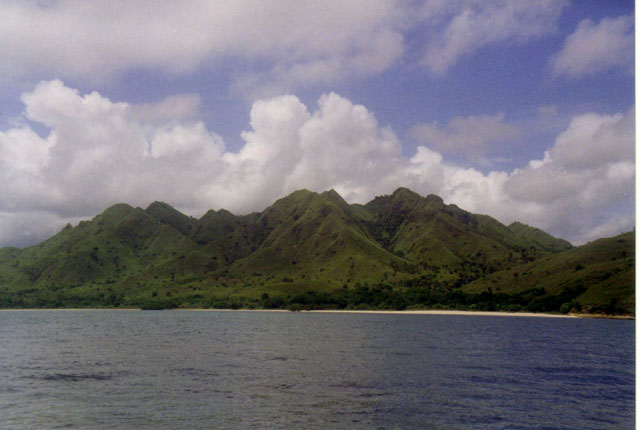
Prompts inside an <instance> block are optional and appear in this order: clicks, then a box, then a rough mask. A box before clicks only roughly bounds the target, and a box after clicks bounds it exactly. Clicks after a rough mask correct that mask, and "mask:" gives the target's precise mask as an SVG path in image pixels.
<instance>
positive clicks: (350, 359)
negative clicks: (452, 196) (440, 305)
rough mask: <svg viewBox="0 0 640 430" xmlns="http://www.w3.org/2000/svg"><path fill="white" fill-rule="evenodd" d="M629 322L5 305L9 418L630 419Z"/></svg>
mask: <svg viewBox="0 0 640 430" xmlns="http://www.w3.org/2000/svg"><path fill="white" fill-rule="evenodd" d="M634 327H635V326H634V322H633V321H619V320H595V319H556V318H527V317H494V316H491V317H489V316H457V315H402V314H324V313H293V312H285V313H275V312H273V313H271V312H269V313H267V312H244V311H234V312H194V311H0V381H2V383H1V384H0V428H2V429H39V428H42V429H56V428H73V429H82V428H86V429H138V428H153V429H200V428H207V429H209V428H214V429H227V428H228V429H246V428H260V429H263V428H266V429H271V428H273V429H309V428H317V429H353V428H356V429H357V428H366V429H396V428H397V429H572V430H573V429H583V430H584V429H598V430H600V429H632V428H634V422H635V418H634V415H635V381H634V379H635V355H634V351H635V345H634V337H635V331H634V330H635V329H634Z"/></svg>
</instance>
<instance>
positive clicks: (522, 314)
mask: <svg viewBox="0 0 640 430" xmlns="http://www.w3.org/2000/svg"><path fill="white" fill-rule="evenodd" d="M7 311H8V312H20V311H72V312H73V311H140V309H139V308H46V309H45V308H29V309H0V312H7ZM164 311H189V312H294V311H291V310H288V309H212V308H175V309H165V310H164ZM295 312H300V313H327V314H343V313H350V314H391V315H393V314H395V315H464V316H490V317H535V318H607V319H628V320H635V317H634V316H632V315H599V314H567V315H562V314H545V313H533V312H498V311H495V312H493V311H461V310H437V309H434V310H409V311H407V310H404V311H394V310H355V309H320V310H301V311H295Z"/></svg>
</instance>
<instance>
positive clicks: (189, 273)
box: [0, 188, 635, 313]
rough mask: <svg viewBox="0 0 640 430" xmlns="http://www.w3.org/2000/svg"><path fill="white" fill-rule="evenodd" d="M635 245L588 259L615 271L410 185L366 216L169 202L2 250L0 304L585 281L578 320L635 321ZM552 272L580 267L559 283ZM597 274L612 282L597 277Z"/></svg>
mask: <svg viewBox="0 0 640 430" xmlns="http://www.w3.org/2000/svg"><path fill="white" fill-rule="evenodd" d="M625 237H626V236H625ZM616 240H617V239H616ZM629 240H631V239H625V240H624V241H623V242H616V241H615V240H614V241H613V242H611V241H604V242H603V244H602V245H601V248H602V249H601V250H600V251H599V252H600V253H599V254H598V253H597V252H595V251H594V252H593V255H596V254H597V255H600V256H603V255H606V254H607V253H608V252H609V251H607V249H609V248H611V249H614V248H615V250H612V251H611V252H617V254H615V255H622V248H624V251H625V252H626V254H625V255H626V257H624V264H622V263H620V264H617V263H616V264H617V265H615V266H611V267H609V266H607V265H606V264H605V262H604V261H600V260H598V259H597V258H595V257H594V258H591V257H585V258H583V259H580V258H579V257H574V256H580V255H583V254H584V255H586V254H588V253H589V252H588V251H584V249H583V248H584V247H579V248H573V247H572V245H571V244H570V243H569V242H567V241H565V240H562V239H558V238H554V237H552V236H550V235H549V234H547V233H545V232H543V231H541V230H539V229H536V228H534V227H529V226H526V225H524V224H521V223H513V224H511V225H509V226H505V225H503V224H501V223H500V222H498V221H497V220H495V219H493V218H491V217H489V216H486V215H478V214H472V213H470V212H467V211H465V210H463V209H461V208H458V207H457V206H455V205H447V204H445V203H444V202H443V200H442V199H441V198H440V197H438V196H434V195H429V196H427V197H422V196H420V195H419V194H417V193H414V192H412V191H411V190H408V189H406V188H400V189H398V190H396V191H395V192H394V193H393V194H392V195H386V196H380V197H376V198H375V199H374V200H372V201H371V202H369V203H367V204H365V205H357V204H354V205H350V204H348V203H347V202H345V201H344V200H343V199H342V197H341V196H340V195H339V194H338V193H336V192H335V191H334V190H330V191H327V192H324V193H315V192H311V191H307V190H299V191H296V192H294V193H292V194H290V195H289V196H286V197H284V198H282V199H280V200H278V201H276V202H275V203H274V204H273V205H271V206H270V207H268V208H266V209H265V210H264V211H262V212H260V213H253V214H249V215H244V216H237V215H233V214H231V213H230V212H228V211H226V210H224V209H221V210H218V211H214V210H210V211H208V212H207V213H206V214H205V215H204V216H202V217H201V218H200V219H195V218H192V217H189V216H187V215H184V214H182V213H180V212H179V211H178V210H176V209H174V208H173V207H171V206H170V205H168V204H166V203H163V202H154V203H152V204H151V205H149V207H147V208H146V209H141V208H133V207H131V206H129V205H126V204H118V205H115V206H112V207H110V208H108V209H107V210H105V211H104V212H103V213H102V214H100V215H98V216H96V217H95V218H94V219H92V220H91V221H83V222H81V223H80V224H79V225H77V226H75V227H72V226H70V225H69V226H67V227H65V228H64V229H63V230H62V231H61V232H60V233H58V234H57V235H55V236H53V237H51V238H50V239H48V240H46V241H44V242H42V243H40V244H38V245H36V246H33V247H29V248H25V249H17V248H4V249H0V306H1V307H60V306H63V307H64V306H109V307H110V306H142V307H151V308H154V307H160V308H162V307H174V306H186V307H194V306H195V307H210V306H213V307H240V306H242V307H246V306H249V307H337V308H342V307H365V308H379V307H384V308H404V307H407V306H414V307H458V308H468V307H474V306H475V307H476V308H478V307H484V308H487V307H488V308H491V307H496V306H501V305H502V304H503V303H502V302H500V303H497V302H495V300H493V301H491V300H489V301H487V300H486V297H485V296H486V295H487V294H488V291H491V292H492V293H494V292H499V293H500V294H510V295H513V294H515V295H521V293H522V291H526V290H527V289H532V288H533V289H535V288H540V287H539V284H540V283H545V285H547V284H549V285H550V286H548V287H545V295H546V296H553V297H555V296H562V297H564V296H563V294H565V293H564V291H565V289H566V288H574V287H575V285H577V284H578V283H580V282H581V283H580V285H582V287H581V288H583V289H584V291H583V292H582V293H581V294H582V296H580V297H579V298H578V299H576V300H578V301H577V302H576V303H579V304H580V306H582V307H583V308H584V309H591V310H594V311H596V310H600V309H601V308H602V309H604V308H606V305H610V306H609V307H608V308H607V309H608V310H612V309H614V310H615V311H616V312H619V311H624V312H627V313H629V312H631V311H632V310H631V307H630V305H629V303H632V302H633V300H634V299H633V296H631V297H629V295H628V294H627V293H628V290H629V285H631V286H632V278H631V276H632V271H633V267H632V266H631V265H630V264H631V263H629V262H630V261H631V262H632V261H633V260H634V258H635V256H634V253H633V249H631V250H629V249H627V248H629ZM614 244H618V245H614ZM619 248H620V249H619ZM589 255H591V254H589ZM612 255H613V254H612ZM603 258H604V257H603ZM558 259H559V260H558ZM622 259H623V258H622V257H621V258H620V260H621V261H622ZM574 260H575V261H576V262H575V263H574ZM578 260H579V261H578ZM553 261H567V262H569V261H570V263H567V264H568V265H569V266H571V264H573V268H574V269H575V267H577V265H580V266H581V267H584V269H583V270H581V271H579V272H580V273H577V272H576V275H575V276H573V275H572V274H571V273H570V272H568V271H565V272H563V274H562V275H560V274H556V271H554V270H551V269H549V267H556V265H557V264H559V263H552V262H553ZM616 261H617V260H616ZM569 266H567V267H569ZM605 266H606V268H605ZM540 267H545V268H546V269H544V270H543V271H540V270H542V269H539V268H540ZM601 269H602V270H603V271H606V270H609V271H615V273H613V274H612V275H610V276H609V278H607V279H603V280H598V279H599V278H598V276H604V275H603V274H602V275H601V274H600V272H599V270H601ZM616 270H617V271H616ZM525 272H526V273H527V275H524V274H523V273H525ZM514 273H516V274H517V276H516V275H513V274H514ZM531 273H536V276H535V277H533V276H530V274H531ZM590 273H592V274H593V275H589V276H587V274H590ZM603 273H604V272H603ZM509 276H511V278H509ZM515 278H517V280H518V281H519V282H518V283H514V285H516V287H514V285H511V284H510V283H509V282H508V280H509V279H515ZM521 279H526V283H525V281H520V280H521ZM529 280H531V281H530V282H529ZM579 280H581V281H579ZM574 284H575V285H574ZM489 288H490V289H489ZM565 295H566V294H565ZM481 296H482V297H481ZM497 297H501V296H497ZM518 297H519V296H518ZM536 298H537V299H539V297H536ZM560 299H561V298H556V301H558V300H560ZM572 300H573V297H572ZM602 300H605V301H606V300H609V302H606V303H604V302H601V301H602ZM611 300H614V301H615V306H613V307H612V306H611V303H613V302H611ZM550 303H551V302H550ZM553 303H554V306H555V302H553ZM603 303H604V304H603ZM509 304H510V305H513V304H514V303H509ZM564 304H565V302H562V303H560V304H559V305H558V306H556V307H555V308H550V306H551V305H549V306H547V307H543V308H541V309H540V310H547V311H549V310H559V308H560V307H561V306H562V305H564ZM527 306H528V303H520V302H518V307H516V306H511V308H510V309H516V308H527ZM567 306H568V305H567ZM567 306H565V308H566V307H567ZM572 306H573V305H572ZM574 307H575V306H574Z"/></svg>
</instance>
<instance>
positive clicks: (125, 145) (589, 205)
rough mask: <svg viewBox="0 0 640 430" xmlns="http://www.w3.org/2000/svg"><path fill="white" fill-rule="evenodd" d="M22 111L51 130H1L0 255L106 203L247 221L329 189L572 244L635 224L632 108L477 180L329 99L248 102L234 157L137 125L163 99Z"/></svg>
mask: <svg viewBox="0 0 640 430" xmlns="http://www.w3.org/2000/svg"><path fill="white" fill-rule="evenodd" d="M22 100H23V102H24V103H25V115H27V116H28V117H29V119H30V120H31V121H34V122H39V123H42V124H45V125H46V126H47V127H49V128H50V130H51V131H50V133H49V134H48V135H47V136H45V137H40V136H39V135H38V134H36V133H35V132H34V131H33V130H31V128H30V127H29V126H28V125H24V124H23V125H20V126H18V127H14V128H10V129H8V130H6V131H4V132H0V167H1V168H0V195H1V196H2V198H1V199H0V231H2V236H0V243H2V244H11V243H14V244H26V243H28V242H31V241H33V240H35V239H38V240H39V239H43V238H44V235H48V234H50V233H51V232H52V231H53V230H55V228H59V227H61V226H62V225H63V224H64V223H66V222H68V221H71V220H77V219H78V218H79V217H91V216H93V215H95V214H97V213H99V212H101V211H102V210H104V209H105V208H106V207H107V206H108V205H110V204H113V203H116V202H127V203H129V204H133V205H139V206H143V207H144V206H146V205H148V204H149V203H150V202H152V201H153V200H164V201H167V202H168V203H170V204H172V205H175V206H176V207H178V208H179V209H181V210H183V211H186V212H188V213H190V214H192V215H196V216H198V215H201V214H202V213H204V212H205V211H206V210H207V209H209V208H215V209H217V208H226V209H229V210H231V211H232V212H235V213H247V212H250V211H255V210H262V209H264V208H265V207H266V206H267V205H268V204H270V203H272V202H273V201H274V200H276V199H277V198H279V197H282V196H283V195H285V194H287V193H290V192H292V191H294V190H296V189H300V188H308V189H311V190H315V191H323V190H327V189H329V188H335V189H336V190H337V191H338V192H340V193H341V194H342V195H343V196H344V197H345V198H347V200H348V201H351V202H359V203H364V202H367V201H369V200H370V199H371V198H373V197H374V196H375V195H379V194H382V193H389V192H391V191H393V190H394V189H395V188H396V187H398V186H408V187H409V188H412V189H414V190H415V191H418V192H420V193H421V194H423V195H426V194H430V193H434V194H438V195H441V196H442V197H443V198H444V199H445V201H446V202H448V203H455V204H457V205H459V206H460V207H462V208H464V209H467V210H470V211H473V212H480V213H487V214H490V215H492V216H494V217H497V218H498V219H499V220H501V221H503V222H511V221H514V220H520V221H523V222H526V223H529V224H532V225H535V226H537V227H540V228H543V229H545V230H547V231H549V232H551V233H553V234H556V235H559V236H562V237H565V238H567V239H570V240H572V241H574V242H576V243H581V242H583V241H585V240H589V239H591V238H593V237H594V234H596V233H597V232H603V231H614V230H619V229H623V230H628V229H630V228H631V226H632V224H631V223H632V218H633V217H631V216H630V213H632V211H633V205H634V192H633V191H634V177H635V166H634V161H633V157H632V155H633V150H634V149H633V148H634V110H633V109H631V110H630V111H629V112H627V113H625V114H614V115H599V114H586V115H581V116H579V117H576V118H574V119H573V121H572V122H571V124H570V126H569V127H568V128H567V130H565V131H564V132H563V133H561V134H560V135H558V137H557V138H556V140H555V143H554V144H553V145H552V146H551V147H550V148H549V149H548V150H547V151H546V153H545V154H544V159H543V160H533V161H532V162H531V163H529V165H528V166H527V167H524V168H523V169H519V170H515V171H513V172H504V171H494V172H490V173H488V174H484V173H482V172H480V171H478V170H475V169H472V168H463V167H460V166H457V165H455V164H452V163H450V162H448V161H446V160H445V159H444V158H443V156H442V154H441V153H440V152H437V151H435V150H434V149H430V148H428V147H426V146H420V147H418V149H417V151H416V154H415V155H414V156H413V157H411V158H407V157H405V156H404V155H402V151H401V144H400V142H399V140H398V138H397V137H396V136H395V134H394V133H393V132H392V130H390V129H388V128H383V127H380V125H379V124H378V122H377V120H376V118H375V116H374V115H373V114H372V113H371V112H369V111H368V110H367V109H366V108H365V107H364V106H361V105H357V104H354V103H352V102H351V101H350V100H348V99H346V98H344V97H340V96H339V95H337V94H334V93H330V94H326V95H324V96H322V97H321V98H320V100H319V102H318V106H317V108H316V109H315V110H313V111H310V110H309V109H308V108H307V107H306V106H305V105H304V104H302V103H301V102H300V100H299V99H298V98H297V97H295V96H291V95H288V96H280V97H276V98H272V99H269V100H264V101H257V102H255V103H254V105H253V107H252V109H251V114H250V129H249V130H247V131H245V132H244V133H243V134H242V138H243V140H244V141H245V144H244V146H243V147H242V148H241V149H240V150H239V151H238V152H229V151H227V150H226V149H225V146H224V142H223V141H222V139H221V138H220V137H219V136H217V135H216V134H215V133H213V132H211V131H209V130H207V129H206V127H205V126H204V125H203V124H202V123H201V122H198V121H195V120H194V119H193V118H186V119H183V120H171V121H169V120H167V121H165V122H163V121H161V117H162V115H160V114H159V115H157V116H156V115H151V118H149V117H146V116H144V115H142V116H141V115H140V112H141V111H145V112H162V110H163V109H162V106H163V103H164V102H162V101H161V102H159V103H158V104H157V106H154V105H145V106H142V107H141V106H135V105H130V104H128V103H116V102H112V101H110V100H109V99H107V98H105V97H103V96H101V95H100V94H98V93H95V92H94V93H90V94H87V95H81V94H80V93H79V92H78V91H76V90H74V89H71V88H69V87H67V86H65V85H64V84H63V83H62V82H60V81H50V82H42V83H40V84H39V85H37V86H36V87H35V88H34V90H33V91H31V92H29V93H26V94H24V95H23V97H22ZM186 111H190V109H186ZM487 118H494V119H496V118H497V119H498V120H500V118H501V117H500V115H498V116H496V117H491V116H489V117H487ZM463 122H464V121H463ZM21 219H24V220H32V221H34V224H33V225H34V226H33V228H31V227H28V228H27V224H28V223H27V224H25V222H23V221H20V220H21ZM35 220H37V221H35ZM594 232H596V233H594Z"/></svg>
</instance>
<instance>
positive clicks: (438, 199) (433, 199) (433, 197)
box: [426, 194, 444, 204]
mask: <svg viewBox="0 0 640 430" xmlns="http://www.w3.org/2000/svg"><path fill="white" fill-rule="evenodd" d="M426 199H427V202H432V203H440V204H444V200H442V197H440V196H436V195H435V194H429V195H428V196H427V198H426Z"/></svg>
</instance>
